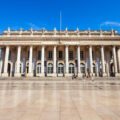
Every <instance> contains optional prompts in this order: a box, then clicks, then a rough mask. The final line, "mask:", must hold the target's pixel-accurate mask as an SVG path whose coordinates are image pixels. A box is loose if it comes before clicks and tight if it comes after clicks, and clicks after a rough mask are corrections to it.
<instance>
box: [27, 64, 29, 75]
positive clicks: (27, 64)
mask: <svg viewBox="0 0 120 120" xmlns="http://www.w3.org/2000/svg"><path fill="white" fill-rule="evenodd" d="M28 72H29V63H27V65H26V74H28Z"/></svg>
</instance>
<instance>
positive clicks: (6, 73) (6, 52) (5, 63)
mask: <svg viewBox="0 0 120 120" xmlns="http://www.w3.org/2000/svg"><path fill="white" fill-rule="evenodd" d="M8 57H9V46H6V51H5V62H4V72H3V74H2V76H4V77H8V72H7V69H8Z"/></svg>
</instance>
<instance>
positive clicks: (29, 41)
mask: <svg viewBox="0 0 120 120" xmlns="http://www.w3.org/2000/svg"><path fill="white" fill-rule="evenodd" d="M73 74H75V75H78V77H82V75H85V76H96V77H110V76H114V77H116V76H120V35H119V33H118V31H116V30H113V29H112V30H109V31H107V30H104V31H102V30H94V31H93V30H90V29H88V30H79V29H78V28H77V30H67V28H66V29H65V30H61V31H59V30H56V28H55V29H54V30H45V29H42V30H32V29H30V30H22V29H20V30H19V31H17V30H10V28H8V30H5V31H4V32H3V33H2V34H0V76H1V77H21V76H26V77H34V76H36V77H40V76H42V77H47V76H51V77H68V76H72V75H73Z"/></svg>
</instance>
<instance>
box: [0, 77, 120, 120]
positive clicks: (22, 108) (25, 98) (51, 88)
mask: <svg viewBox="0 0 120 120" xmlns="http://www.w3.org/2000/svg"><path fill="white" fill-rule="evenodd" d="M0 120H120V81H119V79H116V80H112V79H111V80H96V79H94V81H92V80H67V78H66V80H61V81H58V80H53V81H51V80H46V81H44V80H43V81H42V80H35V81H34V80H22V81H20V80H17V79H16V80H2V79H1V80H0Z"/></svg>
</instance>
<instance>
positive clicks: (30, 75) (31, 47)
mask: <svg viewBox="0 0 120 120" xmlns="http://www.w3.org/2000/svg"><path fill="white" fill-rule="evenodd" d="M32 54H33V46H30V52H29V71H28V76H29V77H33V69H32Z"/></svg>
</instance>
